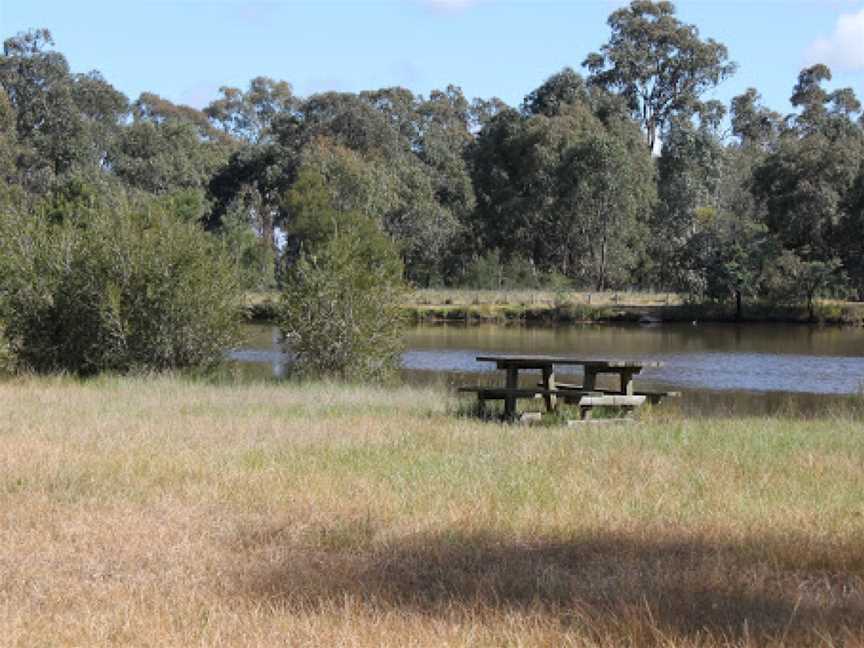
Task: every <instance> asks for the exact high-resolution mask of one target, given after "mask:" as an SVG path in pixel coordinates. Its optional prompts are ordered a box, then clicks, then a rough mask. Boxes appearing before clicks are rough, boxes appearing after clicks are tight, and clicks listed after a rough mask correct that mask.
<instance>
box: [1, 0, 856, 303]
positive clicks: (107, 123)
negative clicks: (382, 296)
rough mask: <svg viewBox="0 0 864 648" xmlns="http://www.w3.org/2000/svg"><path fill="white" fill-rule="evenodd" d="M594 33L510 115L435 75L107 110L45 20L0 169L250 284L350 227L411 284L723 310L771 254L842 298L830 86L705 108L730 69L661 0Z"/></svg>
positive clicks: (68, 215)
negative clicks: (673, 295) (787, 110)
mask: <svg viewBox="0 0 864 648" xmlns="http://www.w3.org/2000/svg"><path fill="white" fill-rule="evenodd" d="M608 24H609V27H610V28H611V34H610V37H609V40H608V42H607V43H606V44H605V45H603V46H602V47H600V49H599V50H598V51H597V52H595V53H592V54H589V55H588V56H587V58H586V59H585V61H584V63H583V65H584V67H585V68H586V74H587V77H586V78H583V77H582V76H581V75H580V74H579V73H577V72H576V71H574V70H573V69H570V68H564V69H562V70H560V71H558V72H556V73H554V74H552V75H551V76H549V78H547V79H546V80H545V81H544V82H543V83H542V84H540V85H539V87H537V88H536V89H534V90H532V91H530V92H529V93H527V95H526V96H525V98H524V100H523V101H522V102H521V103H520V104H519V105H518V106H517V107H510V106H508V105H507V104H505V103H504V102H502V101H501V100H500V99H498V98H496V97H490V98H475V99H473V100H469V99H468V98H467V97H466V96H465V95H464V93H463V92H462V90H461V89H460V88H459V87H457V86H454V85H446V86H445V87H443V88H440V89H434V90H432V91H431V92H430V93H429V94H428V95H426V96H424V95H420V94H415V93H413V92H412V91H410V90H407V89H406V88H401V87H385V88H379V89H372V90H365V91H362V92H359V93H349V92H325V93H321V94H315V95H312V96H309V97H300V96H296V95H295V94H294V92H293V89H292V86H291V84H290V83H289V82H287V81H284V80H278V79H271V78H268V77H264V76H258V77H255V78H253V79H252V80H251V81H250V82H249V84H248V86H247V87H246V88H245V89H241V88H236V87H229V86H225V87H222V88H221V89H220V94H219V97H218V98H217V99H216V100H214V101H213V102H211V103H210V105H209V106H207V107H206V108H205V109H204V110H198V109H196V108H193V107H190V106H184V105H181V104H175V103H173V102H171V101H169V100H167V99H165V98H163V97H161V96H159V95H158V94H156V93H154V92H142V93H141V94H140V96H139V97H138V98H137V99H136V100H135V101H134V102H132V103H131V104H130V102H129V100H128V99H127V98H126V97H125V96H123V94H122V93H120V92H118V91H117V90H116V89H115V88H113V87H112V86H111V85H110V83H109V82H108V81H107V80H106V79H104V78H103V77H102V76H101V75H100V74H99V73H98V72H96V71H92V72H88V73H86V74H81V73H78V72H75V71H73V70H71V69H70V66H69V63H68V61H67V60H66V58H65V57H64V56H63V54H62V53H60V52H59V51H57V50H55V49H54V47H53V40H52V38H51V34H50V33H49V32H48V31H47V30H45V29H36V30H32V31H29V32H24V33H20V34H18V35H16V36H13V37H11V38H8V39H7V40H6V41H5V42H4V47H3V52H2V54H0V182H2V183H3V185H4V188H3V191H4V192H5V191H7V187H8V189H9V190H11V191H13V192H15V193H16V195H17V198H16V200H17V201H19V202H20V203H21V204H22V205H23V204H26V205H28V206H27V207H26V208H25V211H27V212H28V213H31V212H32V210H33V209H36V210H37V211H38V213H39V214H41V216H42V217H44V218H45V219H47V220H50V221H51V222H52V223H55V224H62V223H65V222H67V221H68V220H70V219H72V220H75V219H79V218H86V217H88V216H87V214H89V213H90V212H91V211H92V210H93V209H94V208H95V207H96V206H99V205H102V206H103V207H104V208H105V209H107V208H108V207H107V206H108V205H109V204H110V205H111V209H114V210H115V211H118V212H119V211H122V210H123V209H126V207H124V205H123V204H122V203H123V201H122V200H119V201H118V199H117V196H121V195H124V194H125V193H128V194H129V195H134V196H136V199H135V200H138V201H143V202H147V201H149V200H157V202H155V203H152V204H154V205H155V204H157V203H158V205H159V208H158V209H160V210H163V211H169V212H172V213H175V214H177V217H178V218H179V219H180V220H184V221H187V222H190V223H191V222H193V221H201V222H203V223H204V224H205V226H206V228H207V229H208V230H210V231H211V232H213V233H214V234H215V235H216V238H217V239H218V240H219V241H220V242H221V244H223V246H224V247H225V248H227V250H228V253H229V256H230V257H231V259H232V260H233V263H234V265H235V266H236V267H237V268H238V269H239V270H240V273H241V275H242V279H241V281H242V284H243V285H244V286H246V287H247V288H250V289H256V290H258V289H268V288H271V287H273V286H274V285H275V284H276V283H277V281H279V280H281V278H282V276H283V275H284V273H285V272H287V271H289V270H290V267H291V265H292V264H293V263H295V262H296V261H297V260H298V259H299V258H300V256H301V254H302V253H311V252H312V248H314V247H317V246H319V245H322V244H323V243H324V242H326V241H329V239H330V236H331V234H332V231H331V230H333V227H334V225H338V228H339V229H342V228H343V227H348V228H349V229H350V228H353V227H355V226H356V224H357V223H358V222H359V220H358V216H362V220H364V222H367V221H368V222H370V223H372V224H373V225H374V227H375V228H376V231H380V232H383V234H384V235H386V237H388V239H389V241H390V243H391V244H392V245H393V246H395V249H396V251H397V253H398V256H399V257H400V258H401V261H402V265H403V272H404V276H405V279H406V280H407V281H409V282H411V283H412V284H414V285H416V286H433V285H434V286H446V285H450V286H453V285H462V286H464V285H466V283H469V284H470V283H475V284H476V285H477V286H489V287H493V286H494V287H502V286H504V287H506V286H526V287H531V286H548V285H550V281H552V279H551V278H552V277H554V278H555V282H557V283H560V284H561V285H566V286H568V287H569V286H576V287H580V288H585V289H591V290H603V289H610V290H620V289H646V288H648V289H655V290H683V291H687V292H689V293H690V294H691V295H698V296H699V297H700V298H705V299H710V300H721V301H725V300H726V299H735V300H736V302H737V304H738V305H739V311H740V304H741V301H742V300H744V299H754V300H756V299H761V298H765V297H769V295H768V293H766V292H765V291H769V292H771V294H772V295H775V296H776V295H777V294H780V293H782V292H783V291H782V290H779V289H777V288H776V285H775V284H776V283H777V280H778V278H777V277H776V276H774V277H773V278H772V279H771V282H767V283H766V278H767V275H766V274H765V273H766V269H767V268H769V266H771V264H772V263H773V261H774V260H775V259H776V258H778V257H780V256H781V255H783V254H784V253H789V255H793V256H794V257H797V258H798V259H799V260H801V261H802V263H806V264H810V263H814V264H827V265H829V266H830V265H832V264H833V263H834V260H838V262H839V263H841V264H842V268H843V272H842V273H840V272H837V273H828V277H829V279H828V281H830V282H831V286H829V287H830V288H832V289H837V290H842V289H845V287H846V286H847V285H848V286H849V287H850V288H851V289H852V294H853V295H855V296H857V297H858V298H864V260H862V259H864V247H862V245H864V243H862V241H864V115H862V110H861V102H860V101H859V100H858V98H857V97H856V95H855V93H854V92H853V90H852V89H851V88H843V87H840V88H834V87H830V85H829V84H830V83H831V80H832V73H831V70H830V69H829V68H828V67H827V66H825V65H822V64H816V65H812V66H809V67H806V68H804V69H803V70H801V72H800V74H799V75H798V77H797V80H794V81H795V82H794V87H793V88H792V92H791V97H790V104H791V106H792V109H793V110H794V112H792V113H791V114H789V115H786V116H785V117H783V116H781V114H780V113H779V112H776V111H774V110H771V109H769V108H768V107H766V106H765V105H763V102H762V99H761V97H760V95H759V91H758V89H757V88H748V89H747V90H746V91H745V92H744V93H742V94H741V95H739V96H737V97H734V98H733V99H732V101H731V103H730V105H729V106H725V105H723V104H721V103H720V102H719V101H714V100H706V98H705V96H706V94H708V93H709V92H710V91H711V90H713V88H714V87H715V86H717V85H718V84H719V83H720V82H721V81H722V80H724V79H725V78H726V77H728V76H729V75H730V74H731V73H732V72H733V71H734V68H735V66H734V64H732V63H730V62H729V60H728V53H727V51H726V48H725V47H724V46H723V45H722V44H720V43H718V42H715V41H714V40H712V39H710V38H703V37H702V36H701V35H700V33H699V31H698V30H697V28H696V27H695V26H694V25H689V24H685V23H683V22H681V21H680V20H679V19H678V18H677V17H676V14H675V8H674V6H673V5H672V4H671V3H670V2H666V1H663V0H658V1H653V0H634V1H632V2H631V3H630V4H629V5H627V6H624V7H622V8H620V9H617V10H615V11H613V12H612V14H611V15H610V17H609V21H608ZM727 108H728V112H729V116H730V119H729V120H728V122H727V121H726V120H725V115H726V112H727ZM727 126H728V127H729V128H728V129H727V128H726V127H727ZM646 143H647V144H648V146H645V144H646ZM660 143H662V146H659V144H660ZM142 204H143V203H142ZM34 206H35V207H34ZM100 209H101V208H100ZM97 211H98V210H97ZM32 213H36V212H32ZM789 255H787V256H786V257H783V258H784V259H786V260H785V261H783V263H782V264H781V267H785V265H784V264H786V265H788V264H790V263H791V261H789V259H792V258H793V256H789ZM307 260H308V259H307ZM790 267H791V266H790ZM816 267H817V266H813V268H816ZM817 274H818V273H817ZM769 284H771V285H774V288H770V286H769ZM824 288H826V287H822V288H820V289H819V291H821V290H823V289H824ZM778 291H779V292H778ZM819 291H817V292H819ZM771 298H772V299H773V298H774V297H771ZM801 299H807V297H806V296H805V297H801Z"/></svg>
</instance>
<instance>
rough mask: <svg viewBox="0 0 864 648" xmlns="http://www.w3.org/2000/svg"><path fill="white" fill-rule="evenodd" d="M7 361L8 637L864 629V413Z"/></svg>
mask: <svg viewBox="0 0 864 648" xmlns="http://www.w3.org/2000/svg"><path fill="white" fill-rule="evenodd" d="M452 411H453V404H452V403H451V402H449V401H448V398H447V397H446V396H444V395H442V394H441V393H439V392H436V391H433V390H420V389H412V388H400V389H372V388H350V387H338V386H330V385H311V386H297V385H273V384H260V385H211V384H204V383H192V382H187V381H182V380H179V379H171V378H151V379H105V380H100V381H95V382H90V383H84V384H82V383H79V382H76V381H72V380H65V379H19V380H15V381H9V382H5V383H0V644H2V645H4V646H42V645H51V646H55V645H76V646H95V645H109V646H110V645H140V646H189V645H223V646H273V645H292V646H295V645H309V646H325V645H326V646H330V645H334V646H381V645H393V646H439V645H454V646H458V645H481V646H499V645H513V646H529V645H532V646H533V645H542V646H559V645H572V646H595V645H597V646H621V645H631V646H643V645H656V646H718V645H742V646H743V645H748V646H757V645H760V646H761V645H835V646H840V645H848V646H852V645H864V500H862V483H864V482H862V474H864V473H862V469H864V434H862V431H864V429H862V428H864V425H862V422H861V421H860V420H856V419H855V418H854V417H853V416H852V415H838V416H837V417H836V418H833V419H822V420H816V421H794V420H782V419H777V420H758V419H741V420H715V421H710V420H709V421H696V420H665V421H664V420H662V419H660V418H656V415H655V420H650V421H647V422H646V423H644V424H643V425H639V426H632V427H618V428H614V427H613V428H608V429H597V430H579V431H576V430H573V429H567V428H555V427H549V428H546V427H544V428H524V427H520V426H504V425H498V424H484V423H480V422H477V421H473V420H470V419H464V418H457V417H455V416H454V415H453V414H452Z"/></svg>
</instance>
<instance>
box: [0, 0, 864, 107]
mask: <svg viewBox="0 0 864 648" xmlns="http://www.w3.org/2000/svg"><path fill="white" fill-rule="evenodd" d="M675 4H676V7H677V9H678V17H679V18H680V19H681V20H682V21H684V22H687V23H692V24H695V25H696V26H697V27H698V28H699V31H700V34H701V35H702V37H703V38H708V37H710V38H714V39H715V40H718V41H720V42H721V43H724V44H725V45H726V46H727V47H728V48H729V53H730V58H731V59H732V60H734V61H735V62H737V63H738V66H739V69H738V72H737V73H736V74H735V76H734V77H732V78H731V79H730V80H727V81H726V82H724V83H723V84H722V85H721V86H720V87H719V88H718V89H717V90H715V91H713V92H712V93H711V94H710V95H709V96H708V97H707V98H714V99H719V100H722V101H724V102H727V103H728V101H729V100H730V99H731V98H732V97H733V96H735V95H737V94H740V93H741V92H743V91H744V90H746V89H747V88H748V87H751V86H753V87H756V88H757V89H758V90H759V91H760V92H761V93H762V95H763V98H764V101H765V103H766V104H767V105H768V106H769V107H771V108H773V109H774V110H778V111H780V112H782V113H786V112H790V111H791V106H790V105H789V102H788V98H789V96H790V94H791V91H792V86H793V85H794V84H795V80H796V78H797V75H798V72H799V71H800V70H801V69H802V68H803V67H805V66H807V65H810V64H812V63H815V62H824V63H827V64H829V65H830V67H831V69H832V70H833V71H834V80H833V81H832V83H831V84H830V86H829V87H832V88H834V87H845V86H851V87H852V88H853V89H854V90H855V91H856V93H857V94H858V96H859V97H861V98H862V99H864V0H794V1H783V0H755V1H751V2H748V1H744V0H726V1H723V2H721V1H718V0H680V1H679V2H676V3H675ZM621 5H622V2H620V1H619V0H569V1H565V0H265V1H259V0H253V1H249V0H0V35H2V37H3V38H4V39H5V38H7V37H9V36H12V35H14V34H16V33H18V32H20V31H23V30H27V29H30V28H36V27H47V28H48V29H49V30H50V31H51V33H52V35H53V37H54V40H55V42H56V48H57V49H58V50H59V51H61V52H63V54H65V55H66V57H67V59H68V60H69V63H70V66H71V68H72V70H73V71H76V72H87V71H90V70H94V69H95V70H99V71H100V72H102V74H103V75H104V76H105V77H106V78H107V79H108V81H110V82H111V83H112V84H113V85H114V86H115V87H117V88H118V89H120V90H121V91H123V92H124V93H125V94H126V95H127V96H129V97H130V98H131V99H135V98H136V97H137V96H138V95H139V94H140V93H141V92H144V91H149V92H155V93H156V94H159V95H162V96H163V97H165V98H167V99H170V100H171V101H174V102H178V103H186V104H189V105H193V106H195V107H198V108H201V107H203V106H205V105H206V104H207V103H209V102H210V101H211V100H212V99H214V98H216V96H217V95H218V89H219V87H220V86H226V85H227V86H235V87H241V88H245V87H246V86H247V85H248V82H249V79H251V78H253V77H256V76H262V75H263V76H269V77H273V78H276V79H284V80H287V81H289V82H291V84H292V85H293V86H294V90H295V93H297V94H299V95H301V96H308V95H309V94H313V93H315V92H321V91H326V90H339V91H352V92H357V91H360V90H366V89H375V88H381V87H388V86H394V85H399V86H404V87H407V88H409V89H411V90H412V91H414V92H415V93H422V94H424V95H428V93H429V91H430V90H432V89H435V88H444V87H446V86H447V85H448V84H451V83H452V84H455V85H458V86H460V87H461V88H462V89H463V91H464V92H465V95H466V96H467V97H469V99H470V98H473V97H483V98H489V97H492V96H497V97H500V98H501V99H503V100H504V101H506V102H507V103H509V104H511V105H518V104H519V103H520V102H521V101H522V99H523V97H524V96H525V95H526V94H528V93H529V92H530V91H531V90H533V89H534V88H536V87H537V86H539V85H540V84H541V83H542V82H543V81H544V79H546V78H547V77H549V76H550V75H551V74H553V73H555V72H556V71H558V70H560V69H561V68H563V67H565V66H571V67H573V68H575V69H577V70H579V69H580V65H581V62H582V61H583V60H584V58H585V56H586V55H587V54H588V53H589V52H592V51H596V50H597V49H598V48H599V47H600V45H602V44H603V43H604V42H605V41H606V40H607V39H608V37H609V29H608V26H607V25H606V19H607V17H608V15H609V13H611V12H612V11H614V10H615V9H616V8H617V7H619V6H621Z"/></svg>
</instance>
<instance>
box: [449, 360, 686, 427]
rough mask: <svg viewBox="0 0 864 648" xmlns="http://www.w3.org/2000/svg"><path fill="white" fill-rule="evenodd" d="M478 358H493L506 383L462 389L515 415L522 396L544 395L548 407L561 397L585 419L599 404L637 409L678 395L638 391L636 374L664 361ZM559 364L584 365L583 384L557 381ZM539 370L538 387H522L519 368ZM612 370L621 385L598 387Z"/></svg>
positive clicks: (555, 404)
mask: <svg viewBox="0 0 864 648" xmlns="http://www.w3.org/2000/svg"><path fill="white" fill-rule="evenodd" d="M477 361H478V362H493V363H495V365H496V367H497V368H498V369H500V370H503V371H504V372H505V375H506V379H505V386H504V387H462V388H460V391H462V392H474V393H476V394H477V398H478V402H479V403H480V407H481V409H482V408H483V407H484V406H485V402H486V401H487V400H503V401H504V417H505V418H507V419H512V418H514V417H515V415H516V401H517V399H520V398H536V397H542V398H543V400H544V402H545V405H546V410H547V411H550V412H551V411H554V410H555V409H556V408H557V405H558V399H559V398H560V399H562V400H564V401H565V402H569V403H573V404H576V405H578V406H579V408H580V417H581V418H582V419H583V420H585V419H589V418H590V417H591V411H592V409H593V408H595V407H621V408H625V409H629V410H632V409H635V408H637V407H639V406H641V405H643V404H644V403H645V401H646V400H649V399H650V400H651V402H659V401H660V400H661V399H662V398H663V397H664V396H676V395H677V393H676V392H644V391H636V389H635V387H634V385H633V376H635V375H637V374H639V373H640V372H641V371H642V369H644V368H646V367H660V366H662V363H660V362H637V361H632V360H583V359H579V358H562V357H556V356H541V355H531V356H515V355H503V356H478V357H477ZM555 365H564V366H581V367H582V371H583V373H584V379H583V382H582V384H581V385H573V384H566V383H557V382H556V381H555ZM526 370H529V371H530V370H535V371H536V370H539V371H540V372H541V373H542V379H541V381H540V383H539V384H538V385H537V386H536V387H520V386H519V372H520V371H526ZM603 374H612V375H617V376H618V377H619V388H618V390H614V389H600V388H598V387H597V377H598V376H600V375H603Z"/></svg>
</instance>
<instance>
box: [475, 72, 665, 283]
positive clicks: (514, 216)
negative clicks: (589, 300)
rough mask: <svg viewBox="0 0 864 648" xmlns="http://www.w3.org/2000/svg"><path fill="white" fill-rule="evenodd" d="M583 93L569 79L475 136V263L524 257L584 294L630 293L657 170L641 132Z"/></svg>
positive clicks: (551, 84) (561, 78) (559, 78)
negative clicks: (480, 257)
mask: <svg viewBox="0 0 864 648" xmlns="http://www.w3.org/2000/svg"><path fill="white" fill-rule="evenodd" d="M583 87H584V86H583V85H582V84H580V82H579V81H578V77H576V76H574V75H573V74H571V72H569V71H567V70H565V71H564V72H563V73H559V74H558V75H555V76H553V77H551V78H550V79H549V80H548V81H547V82H546V83H544V84H543V85H542V86H541V87H540V88H538V89H537V90H535V91H534V92H533V93H531V94H529V95H528V97H526V100H525V102H524V104H523V110H522V112H517V111H515V110H508V111H503V112H501V113H499V114H498V115H496V116H495V117H494V118H492V119H491V120H490V121H489V122H488V123H487V124H486V126H485V127H484V128H483V129H482V130H481V132H480V133H479V134H478V137H477V141H476V143H475V145H474V146H473V147H472V151H471V158H472V168H473V171H474V186H475V189H476V193H477V201H478V206H477V210H476V218H475V220H474V223H473V231H474V232H475V233H476V236H477V239H478V241H480V245H479V246H478V247H479V249H478V254H479V253H482V252H484V251H486V250H489V249H497V250H500V253H501V259H502V262H503V263H508V262H511V261H513V260H514V259H517V258H523V257H524V258H527V259H528V260H529V261H530V263H531V264H532V265H533V266H534V267H536V268H537V269H539V270H549V271H556V272H559V273H562V274H564V275H566V276H569V277H571V278H573V279H575V280H576V281H578V282H579V283H580V284H582V285H585V286H590V287H606V286H608V285H616V286H621V285H628V284H631V285H632V284H634V283H636V282H637V281H638V279H637V278H636V277H635V276H634V274H633V272H634V271H635V270H636V269H637V266H638V265H639V261H640V260H641V256H642V250H643V248H644V241H645V238H646V237H645V234H646V232H645V227H646V225H647V223H648V217H649V215H650V210H651V208H652V206H653V201H654V195H655V187H654V167H653V164H652V161H651V157H650V154H649V153H648V151H647V150H645V147H644V146H643V145H642V144H641V135H640V133H639V128H638V125H637V124H635V123H634V122H633V121H632V120H630V118H629V116H628V115H626V114H622V113H620V111H619V112H617V113H616V112H614V111H610V110H608V107H609V106H610V105H611V104H610V101H609V100H608V98H606V97H604V96H603V95H602V93H600V92H598V91H597V90H594V91H590V92H589V91H588V90H587V89H585V90H584V91H582V90H581V89H580V88H583ZM562 88H564V90H563V91H562ZM568 88H569V89H568Z"/></svg>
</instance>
